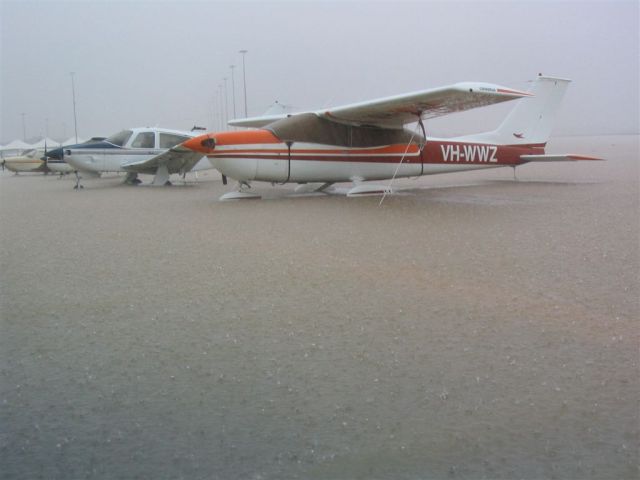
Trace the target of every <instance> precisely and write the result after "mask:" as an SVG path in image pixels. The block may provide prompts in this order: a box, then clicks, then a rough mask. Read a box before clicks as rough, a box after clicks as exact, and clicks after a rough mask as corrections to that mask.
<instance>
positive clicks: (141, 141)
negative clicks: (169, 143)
mask: <svg viewBox="0 0 640 480" xmlns="http://www.w3.org/2000/svg"><path fill="white" fill-rule="evenodd" d="M155 143H156V134H155V133H153V132H141V133H139V134H138V136H137V137H136V139H135V140H134V141H133V143H132V144H131V146H132V147H133V148H153V147H154V146H155Z"/></svg>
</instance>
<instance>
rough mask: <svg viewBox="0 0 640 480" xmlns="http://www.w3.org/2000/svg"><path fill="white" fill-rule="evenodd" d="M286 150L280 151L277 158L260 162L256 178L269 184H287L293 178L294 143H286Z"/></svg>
mask: <svg viewBox="0 0 640 480" xmlns="http://www.w3.org/2000/svg"><path fill="white" fill-rule="evenodd" d="M285 145H286V149H285V150H284V151H280V153H278V155H277V157H275V158H273V157H272V158H268V159H267V158H264V159H260V160H258V162H257V163H258V165H257V167H258V168H257V171H256V178H257V179H259V180H263V181H267V182H283V183H286V182H288V181H289V179H290V178H291V146H292V145H293V142H286V143H285Z"/></svg>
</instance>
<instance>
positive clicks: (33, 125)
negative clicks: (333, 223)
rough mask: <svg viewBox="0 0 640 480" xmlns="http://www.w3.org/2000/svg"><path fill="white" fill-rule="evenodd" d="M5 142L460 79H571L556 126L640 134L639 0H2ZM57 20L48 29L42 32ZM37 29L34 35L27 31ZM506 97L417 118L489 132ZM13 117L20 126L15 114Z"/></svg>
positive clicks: (303, 105) (172, 124)
mask: <svg viewBox="0 0 640 480" xmlns="http://www.w3.org/2000/svg"><path fill="white" fill-rule="evenodd" d="M1 9H2V10H1V26H2V34H1V48H2V51H1V59H2V60H1V62H2V78H1V84H2V87H1V98H0V100H1V111H2V113H1V118H0V122H1V123H0V144H6V143H8V142H10V141H12V140H15V139H23V137H26V138H27V139H32V138H35V137H43V136H48V137H51V138H54V139H57V140H65V139H67V138H69V137H71V136H73V135H74V119H73V104H72V87H71V72H74V80H75V99H76V112H77V122H78V136H79V137H81V138H83V139H87V138H89V137H93V136H107V135H110V134H112V133H114V132H116V131H119V130H121V129H125V128H131V127H139V126H160V127H165V128H174V129H180V130H189V129H190V128H191V127H192V126H194V125H198V126H203V127H205V128H206V129H207V130H220V129H223V128H225V127H224V122H223V121H222V120H223V118H224V117H225V115H224V114H223V113H221V110H224V108H223V107H221V105H222V103H224V101H223V97H224V96H223V88H222V87H221V85H223V84H224V80H223V78H225V77H226V78H227V86H228V88H227V93H228V95H227V97H228V98H227V109H228V118H229V119H231V118H233V117H234V114H233V91H232V87H231V77H232V73H231V68H230V65H235V68H234V78H235V82H234V86H235V117H238V118H239V117H243V116H244V108H245V105H244V98H243V97H244V92H243V82H242V75H243V68H242V55H241V54H240V53H239V51H240V50H243V49H244V50H247V51H248V53H247V54H246V57H245V60H246V83H247V110H248V115H249V116H255V115H260V114H262V113H264V111H265V110H266V109H267V108H268V107H269V106H270V105H271V104H273V103H274V101H276V100H277V101H279V102H280V103H282V104H285V105H289V106H291V107H292V109H293V110H294V111H298V110H313V109H318V108H322V107H328V106H338V105H344V104H349V103H354V102H358V101H364V100H369V99H374V98H378V97H383V96H388V95H396V94H402V93H406V92H410V91H415V90H422V89H426V88H433V87H439V86H443V85H447V84H451V83H456V82H460V81H482V82H491V83H497V84H500V85H504V86H507V87H512V88H519V89H527V81H528V80H531V79H533V78H534V77H535V76H536V75H537V74H538V73H539V72H541V73H543V74H545V75H554V76H559V77H563V78H570V79H571V80H572V84H571V85H570V87H569V90H568V93H567V96H566V97H565V99H564V101H563V104H562V106H561V109H560V112H559V115H558V119H557V122H556V126H555V129H554V132H553V134H554V135H596V134H612V133H638V131H639V129H640V128H639V119H638V117H639V112H638V109H639V107H638V105H639V57H640V53H639V46H638V4H637V3H636V2H626V1H620V2H588V3H582V2H566V3H564V2H563V3H556V2H515V3H506V2H473V3H462V2H450V3H444V2H416V3H409V2H402V3H397V2H394V3H390V2H389V3H387V2H343V3H336V2H265V3H254V2H235V3H227V2H191V1H171V2H161V3H155V2H146V1H131V2H118V3H108V2H103V1H94V2H58V1H40V2H33V1H26V2H17V1H6V0H5V1H3V2H2V3H1ZM52 26H54V28H52ZM38 32H41V34H40V35H38V34H37V33H38ZM513 105H514V104H513V103H512V102H511V103H508V104H505V105H499V106H496V107H489V108H483V109H479V110H476V111H472V112H466V113H463V114H456V115H451V116H447V117H444V118H441V119H436V120H430V121H429V122H427V132H428V134H429V135H435V136H452V135H459V134H464V133H470V132H479V131H484V130H489V129H492V128H494V127H495V126H496V125H497V124H498V123H499V122H500V120H501V119H502V118H503V117H504V115H505V114H506V112H508V111H509V109H510V108H512V107H513ZM23 113H24V131H23V115H22V114H23Z"/></svg>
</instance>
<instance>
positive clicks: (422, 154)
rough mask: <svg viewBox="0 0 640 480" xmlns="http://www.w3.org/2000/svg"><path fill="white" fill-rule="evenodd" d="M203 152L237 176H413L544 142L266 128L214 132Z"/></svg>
mask: <svg viewBox="0 0 640 480" xmlns="http://www.w3.org/2000/svg"><path fill="white" fill-rule="evenodd" d="M212 136H214V137H215V147H214V148H213V149H212V150H211V151H209V152H208V153H207V156H208V158H209V160H210V161H211V163H212V165H213V166H214V167H215V168H216V169H217V170H219V171H220V172H221V173H222V174H224V175H226V176H228V177H231V178H234V179H236V180H240V181H265V182H277V183H285V182H297V183H305V182H348V181H353V180H359V181H367V180H383V179H388V178H391V177H394V176H395V177H415V176H420V175H432V174H437V173H447V172H456V171H463V170H475V169H482V168H494V167H501V166H514V165H520V164H522V163H524V162H522V161H521V159H520V156H521V155H525V154H539V153H544V145H543V144H539V145H517V146H509V145H492V144H486V143H477V142H474V143H470V142H461V141H456V140H455V139H438V138H427V140H426V142H425V143H424V147H423V148H421V146H420V145H419V144H418V143H415V142H412V143H410V144H406V143H405V144H393V145H385V146H375V147H365V148H362V147H357V148H351V147H337V146H331V145H322V144H314V143H302V142H293V143H291V142H284V141H282V140H280V139H279V138H277V137H276V136H275V135H273V134H272V133H271V132H269V131H267V130H254V131H246V132H224V133H221V134H213V135H212Z"/></svg>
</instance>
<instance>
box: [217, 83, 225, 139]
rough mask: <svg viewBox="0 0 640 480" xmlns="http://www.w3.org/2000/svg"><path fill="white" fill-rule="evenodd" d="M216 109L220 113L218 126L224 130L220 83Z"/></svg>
mask: <svg viewBox="0 0 640 480" xmlns="http://www.w3.org/2000/svg"><path fill="white" fill-rule="evenodd" d="M218 109H219V113H220V115H218V120H219V123H218V128H220V130H224V107H223V105H222V85H221V84H218Z"/></svg>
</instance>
